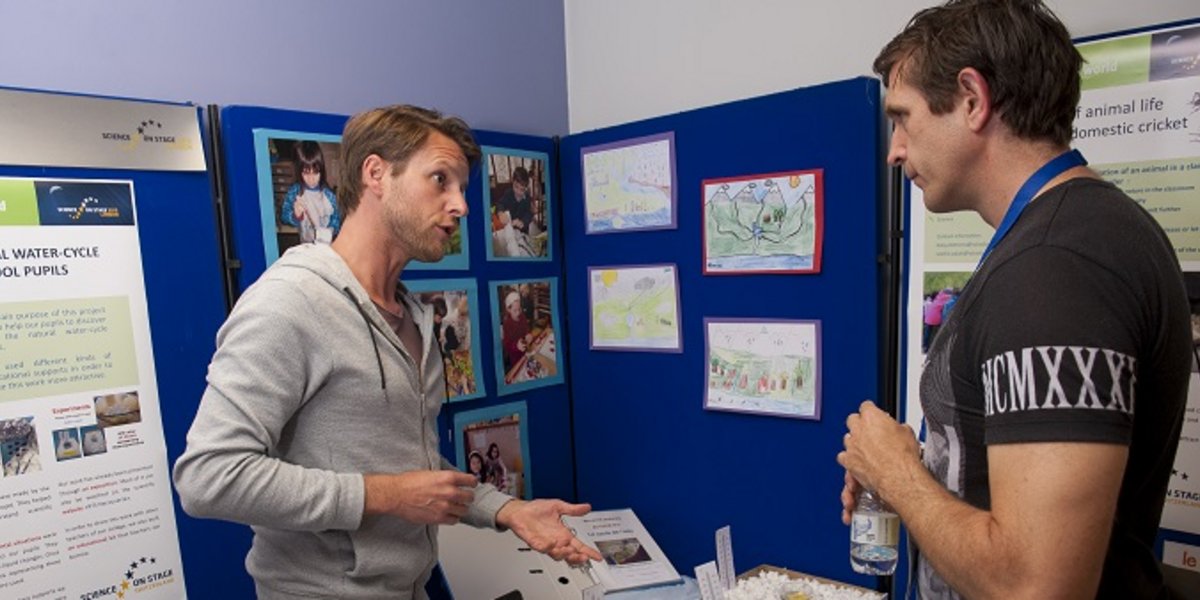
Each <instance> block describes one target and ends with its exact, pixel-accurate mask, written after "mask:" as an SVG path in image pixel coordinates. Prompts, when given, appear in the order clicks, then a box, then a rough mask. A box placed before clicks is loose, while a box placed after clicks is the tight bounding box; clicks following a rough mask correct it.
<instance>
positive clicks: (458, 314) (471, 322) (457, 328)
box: [404, 278, 487, 402]
mask: <svg viewBox="0 0 1200 600" xmlns="http://www.w3.org/2000/svg"><path fill="white" fill-rule="evenodd" d="M404 286H405V287H406V288H408V291H409V292H410V293H412V295H413V296H415V297H416V298H417V300H419V301H421V302H422V303H423V304H425V305H426V306H428V307H429V308H430V310H432V311H433V335H434V337H435V338H436V339H437V342H438V347H439V348H440V349H441V351H442V364H443V365H444V366H445V372H446V401H447V402H456V401H459V400H470V399H471V398H481V397H483V396H484V395H485V394H486V393H487V392H486V390H484V386H483V373H482V371H480V367H481V366H482V361H481V360H480V358H479V355H480V353H479V348H480V345H479V344H480V340H479V297H478V293H479V292H478V287H479V286H478V285H477V284H476V283H475V280H474V279H465V278H464V279H413V280H406V281H404Z"/></svg>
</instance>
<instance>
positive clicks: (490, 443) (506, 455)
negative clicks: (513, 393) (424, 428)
mask: <svg viewBox="0 0 1200 600" xmlns="http://www.w3.org/2000/svg"><path fill="white" fill-rule="evenodd" d="M454 447H455V453H456V458H457V459H458V462H457V464H458V468H460V469H462V470H463V471H464V472H466V473H469V474H471V475H474V476H475V478H476V480H477V481H478V482H479V483H490V484H492V485H494V486H496V489H498V490H500V491H501V492H504V493H506V494H509V495H511V496H513V497H514V498H524V499H526V500H532V499H533V479H532V477H531V475H530V473H531V471H532V469H531V468H530V462H529V418H528V413H527V411H526V408H525V402H523V401H522V402H510V403H508V404H500V405H497V406H488V407H486V408H479V409H475V410H469V411H464V412H460V413H458V414H456V415H454Z"/></svg>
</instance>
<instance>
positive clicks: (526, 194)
mask: <svg viewBox="0 0 1200 600" xmlns="http://www.w3.org/2000/svg"><path fill="white" fill-rule="evenodd" d="M483 150H484V159H483V164H484V169H485V173H484V175H485V176H486V180H485V186H484V204H485V209H487V211H488V213H489V215H488V216H489V222H490V223H491V225H490V227H489V228H488V230H489V231H490V232H491V237H492V239H491V243H490V244H489V245H488V258H489V259H493V260H549V257H550V230H549V222H550V220H549V197H550V194H549V188H548V187H547V176H546V166H547V164H548V162H549V160H548V156H547V155H546V154H544V153H540V152H525V151H521V150H506V149H496V148H486V147H485V148H484V149H483Z"/></svg>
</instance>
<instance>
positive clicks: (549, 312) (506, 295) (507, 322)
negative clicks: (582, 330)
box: [490, 277, 563, 395]
mask: <svg viewBox="0 0 1200 600" xmlns="http://www.w3.org/2000/svg"><path fill="white" fill-rule="evenodd" d="M490 286H491V290H492V339H493V344H494V346H495V352H494V355H495V363H496V388H497V389H496V393H497V394H501V395H502V394H512V393H514V392H519V391H522V390H528V389H531V388H539V387H544V386H548V385H554V384H557V383H562V382H563V358H562V353H560V352H559V351H558V344H559V338H560V333H561V332H562V327H561V325H560V324H559V317H558V312H559V311H558V278H556V277H549V278H540V279H514V280H509V281H493V282H491V283H490Z"/></svg>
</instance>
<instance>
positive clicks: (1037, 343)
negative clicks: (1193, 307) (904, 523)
mask: <svg viewBox="0 0 1200 600" xmlns="http://www.w3.org/2000/svg"><path fill="white" fill-rule="evenodd" d="M1189 318H1190V317H1189V306H1188V301H1187V296H1186V293H1185V291H1184V286H1183V279H1182V275H1181V273H1180V270H1179V263H1178V261H1177V260H1176V258H1175V253H1174V251H1173V249H1172V247H1171V245H1170V243H1169V242H1168V240H1167V238H1166V236H1165V234H1163V232H1162V230H1161V229H1160V228H1159V226H1158V224H1157V223H1156V222H1155V221H1154V219H1153V218H1151V217H1150V215H1149V214H1148V213H1146V211H1145V210H1143V209H1142V208H1141V207H1139V206H1138V205H1137V204H1136V203H1134V202H1133V201H1132V200H1131V199H1130V198H1129V197H1128V196H1126V195H1125V194H1124V193H1123V192H1121V191H1120V190H1118V189H1117V188H1115V187H1114V186H1112V185H1111V184H1108V183H1106V182H1103V181H1100V180H1096V179H1073V180H1070V181H1067V182H1066V183H1063V184H1061V185H1058V186H1055V187H1054V188H1052V189H1051V190H1048V191H1046V192H1045V193H1043V194H1042V195H1041V196H1039V197H1038V198H1037V199H1036V200H1035V201H1034V202H1032V203H1031V204H1030V205H1029V206H1028V207H1026V209H1025V211H1024V213H1023V214H1022V215H1021V217H1020V219H1019V220H1018V221H1017V222H1016V223H1015V225H1014V226H1013V228H1012V229H1011V230H1010V231H1009V233H1008V235H1007V236H1006V237H1005V238H1004V240H1003V241H1002V242H1001V243H1000V244H998V245H997V247H996V248H995V249H994V251H993V252H992V254H991V255H990V256H989V257H988V258H987V260H986V261H985V262H984V264H983V265H982V267H981V268H980V269H979V270H978V271H977V272H976V273H975V274H974V275H973V276H972V278H971V281H970V282H969V283H968V284H967V286H966V288H965V289H964V290H963V293H962V295H961V296H960V297H959V299H958V302H957V303H956V305H955V307H954V310H953V311H951V312H950V314H949V318H948V319H947V320H946V321H944V322H943V323H942V328H941V331H939V332H938V334H937V337H936V338H935V339H934V341H933V344H932V346H931V347H930V349H929V354H928V356H927V360H926V364H925V370H924V372H923V374H922V376H921V405H922V407H923V408H924V410H925V416H926V420H927V424H928V435H927V441H926V446H925V454H924V457H925V459H924V460H925V464H926V466H927V467H929V469H930V471H931V472H932V473H933V475H934V476H935V477H936V478H937V479H938V480H939V481H940V482H942V484H943V485H945V486H946V488H947V489H949V490H950V491H951V492H953V493H954V494H956V495H958V496H959V497H960V498H962V499H963V500H965V501H966V502H968V503H969V504H971V505H972V506H975V507H978V508H981V509H984V510H987V509H989V508H990V505H991V498H990V492H989V488H988V465H987V446H988V445H991V444H1006V443H1024V442H1051V441H1053V442H1064V441H1065V442H1105V443H1115V444H1122V445H1125V446H1128V447H1129V460H1128V463H1127V465H1126V468H1125V475H1124V477H1123V479H1122V482H1121V490H1120V496H1119V499H1118V504H1117V515H1116V518H1115V520H1114V522H1113V523H1112V527H1113V532H1112V536H1111V541H1110V543H1109V548H1108V553H1107V556H1106V558H1105V563H1104V573H1103V575H1102V578H1101V583H1100V593H1099V597H1102V598H1110V597H1111V598H1160V597H1165V591H1163V590H1162V576H1161V574H1160V573H1159V569H1158V566H1157V565H1158V561H1157V559H1155V557H1154V552H1153V546H1154V539H1155V535H1156V533H1157V531H1158V523H1159V518H1160V516H1161V514H1162V507H1163V502H1164V499H1165V494H1166V489H1167V483H1168V479H1169V477H1170V474H1171V467H1172V464H1173V462H1174V457H1175V449H1176V446H1177V445H1178V442H1179V433H1180V429H1181V427H1182V423H1183V411H1184V407H1185V404H1186V395H1187V378H1188V375H1189V371H1190V361H1191V333H1190V325H1189ZM919 562H920V565H919V567H918V581H919V585H920V586H921V598H922V599H923V600H924V599H928V598H957V597H958V596H957V594H955V593H954V592H953V591H951V590H949V589H948V588H947V587H946V585H945V583H944V582H942V581H941V579H940V578H939V577H938V576H937V574H936V573H934V572H933V571H932V569H931V568H930V566H929V564H928V563H927V562H925V561H924V560H923V559H921V560H920V561H919Z"/></svg>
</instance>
